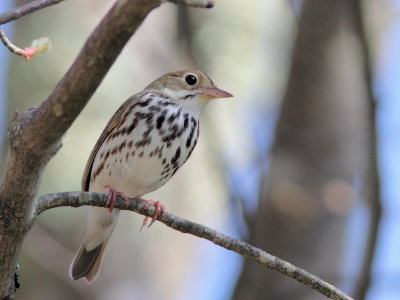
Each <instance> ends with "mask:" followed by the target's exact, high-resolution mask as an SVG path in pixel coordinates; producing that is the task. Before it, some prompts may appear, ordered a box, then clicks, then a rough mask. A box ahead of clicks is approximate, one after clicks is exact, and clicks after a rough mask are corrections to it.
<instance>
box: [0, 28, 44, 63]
mask: <svg viewBox="0 0 400 300" xmlns="http://www.w3.org/2000/svg"><path fill="white" fill-rule="evenodd" d="M0 40H1V41H2V42H3V44H4V46H6V47H7V48H8V50H10V51H11V52H12V53H14V54H17V55H20V56H22V57H24V58H25V60H30V59H31V58H32V57H33V56H34V55H36V54H37V53H38V49H36V48H35V47H32V46H31V47H25V48H24V49H21V48H19V47H17V46H15V45H14V44H13V43H12V42H11V41H10V40H9V39H8V38H7V36H6V34H5V33H4V31H3V30H1V29H0Z"/></svg>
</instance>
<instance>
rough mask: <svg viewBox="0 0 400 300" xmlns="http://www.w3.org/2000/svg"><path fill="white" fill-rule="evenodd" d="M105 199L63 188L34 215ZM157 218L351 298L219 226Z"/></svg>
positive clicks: (138, 206)
mask: <svg viewBox="0 0 400 300" xmlns="http://www.w3.org/2000/svg"><path fill="white" fill-rule="evenodd" d="M129 200H130V203H129V204H128V205H127V204H126V203H125V201H124V200H123V199H122V198H121V197H118V198H117V201H116V203H115V208H119V209H123V210H130V211H134V212H136V213H139V214H142V215H145V216H149V217H152V216H153V214H154V211H155V208H154V206H152V205H150V206H149V207H148V208H147V209H144V203H143V202H140V201H138V200H135V199H132V198H130V199H129ZM106 203H107V196H106V195H105V194H98V193H88V192H64V193H57V194H48V195H44V196H40V197H38V198H37V205H36V214H35V215H39V214H41V213H42V212H44V211H46V210H48V209H51V208H55V207H61V206H71V207H80V206H83V205H92V206H99V207H104V206H105V205H106ZM158 220H159V221H160V222H162V223H164V224H165V225H167V226H168V227H171V228H173V229H175V230H178V231H180V232H183V233H189V234H192V235H195V236H197V237H200V238H203V239H207V240H209V241H211V242H213V243H214V244H216V245H218V246H221V247H223V248H225V249H228V250H231V251H234V252H236V253H238V254H240V255H243V256H246V257H248V258H251V259H254V260H256V261H257V262H258V263H260V264H262V265H264V266H266V267H268V268H269V269H271V270H275V271H278V272H280V273H282V274H284V275H287V276H289V277H291V278H293V279H295V280H297V281H298V282H300V283H302V284H304V285H306V286H308V287H310V288H312V289H315V290H317V291H318V292H320V293H321V294H323V295H325V296H326V297H328V298H330V299H340V300H352V298H350V297H349V296H347V295H346V294H344V293H343V292H341V291H340V290H339V289H337V288H336V287H334V286H333V285H331V284H329V283H327V282H325V281H323V280H322V279H320V278H318V277H317V276H315V275H313V274H311V273H308V272H307V271H305V270H302V269H300V268H298V267H296V266H294V265H292V264H290V263H288V262H286V261H284V260H281V259H279V258H278V257H275V256H273V255H271V254H269V253H267V252H265V251H263V250H261V249H259V248H256V247H254V246H252V245H250V244H247V243H245V242H243V241H239V240H235V239H233V238H231V237H229V236H227V235H224V234H222V233H220V232H218V231H216V230H213V229H211V228H208V227H206V226H204V225H201V224H197V223H194V222H191V221H188V220H185V219H182V218H179V217H177V216H174V215H173V214H171V213H168V212H167V213H166V215H165V216H159V218H158ZM32 222H33V220H32Z"/></svg>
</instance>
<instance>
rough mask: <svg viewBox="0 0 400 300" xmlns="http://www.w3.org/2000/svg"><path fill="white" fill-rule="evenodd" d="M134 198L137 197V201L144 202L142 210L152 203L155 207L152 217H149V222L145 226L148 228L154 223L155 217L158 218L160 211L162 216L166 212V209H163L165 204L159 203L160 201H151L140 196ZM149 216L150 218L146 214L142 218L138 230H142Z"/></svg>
mask: <svg viewBox="0 0 400 300" xmlns="http://www.w3.org/2000/svg"><path fill="white" fill-rule="evenodd" d="M135 199H137V200H139V201H143V202H145V204H144V207H143V210H144V209H147V208H149V206H150V205H153V206H154V207H155V211H154V214H153V217H151V222H150V224H149V225H148V226H147V228H149V227H150V226H151V225H153V224H154V222H155V221H156V220H157V218H158V216H159V215H160V213H161V215H162V216H165V215H166V214H167V211H166V209H165V206H164V205H162V204H161V203H160V202H158V201H156V202H153V201H151V200H145V199H143V198H140V197H135ZM149 218H150V217H147V216H146V217H145V218H144V220H143V223H142V226H141V227H140V231H142V229H143V227H144V226H146V225H147V222H148V221H149Z"/></svg>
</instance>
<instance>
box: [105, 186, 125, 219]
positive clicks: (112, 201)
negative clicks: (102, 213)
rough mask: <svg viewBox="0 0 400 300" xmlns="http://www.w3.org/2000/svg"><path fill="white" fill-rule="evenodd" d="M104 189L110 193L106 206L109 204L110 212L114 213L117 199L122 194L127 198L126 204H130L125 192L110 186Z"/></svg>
mask: <svg viewBox="0 0 400 300" xmlns="http://www.w3.org/2000/svg"><path fill="white" fill-rule="evenodd" d="M104 191H105V192H106V193H107V194H108V195H107V202H106V207H107V206H109V207H108V211H109V213H110V214H111V213H112V211H113V209H114V205H115V201H116V200H117V196H121V197H122V198H123V199H124V200H125V203H126V206H128V204H129V199H128V197H127V196H126V195H125V194H124V193H123V192H119V191H117V190H116V189H113V188H110V187H108V186H106V187H104Z"/></svg>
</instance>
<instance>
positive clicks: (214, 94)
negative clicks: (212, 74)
mask: <svg viewBox="0 0 400 300" xmlns="http://www.w3.org/2000/svg"><path fill="white" fill-rule="evenodd" d="M200 93H201V94H203V95H205V96H207V97H208V98H211V99H214V98H229V97H233V95H232V94H231V93H228V92H225V91H223V90H220V89H218V88H200Z"/></svg>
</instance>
